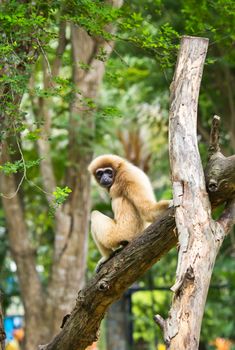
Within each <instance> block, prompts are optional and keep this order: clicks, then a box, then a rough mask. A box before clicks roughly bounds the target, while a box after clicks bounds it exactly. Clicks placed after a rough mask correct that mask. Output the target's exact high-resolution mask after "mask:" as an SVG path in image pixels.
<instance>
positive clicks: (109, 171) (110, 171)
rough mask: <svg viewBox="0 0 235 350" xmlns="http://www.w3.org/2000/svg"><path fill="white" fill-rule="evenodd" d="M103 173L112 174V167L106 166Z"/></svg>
mask: <svg viewBox="0 0 235 350" xmlns="http://www.w3.org/2000/svg"><path fill="white" fill-rule="evenodd" d="M105 173H106V174H108V175H111V176H112V175H113V169H112V168H106V169H105Z"/></svg>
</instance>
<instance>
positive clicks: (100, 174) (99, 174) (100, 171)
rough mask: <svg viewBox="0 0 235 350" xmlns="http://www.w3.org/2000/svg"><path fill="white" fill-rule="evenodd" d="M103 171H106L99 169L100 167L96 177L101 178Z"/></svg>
mask: <svg viewBox="0 0 235 350" xmlns="http://www.w3.org/2000/svg"><path fill="white" fill-rule="evenodd" d="M103 173H104V171H103V170H99V169H98V170H97V171H96V173H95V175H96V177H98V178H101V176H102V175H103Z"/></svg>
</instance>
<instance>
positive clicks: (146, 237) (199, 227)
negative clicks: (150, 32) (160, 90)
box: [40, 38, 235, 350]
mask: <svg viewBox="0 0 235 350" xmlns="http://www.w3.org/2000/svg"><path fill="white" fill-rule="evenodd" d="M194 40H195V41H196V42H197V44H196V45H195V44H194V43H195V41H194ZM191 41H193V44H192V45H193V48H194V49H193V50H192V51H191V50H190V44H191ZM182 45H183V46H182V48H181V53H184V45H186V47H187V50H188V51H187V55H186V57H187V59H185V62H184V65H182V61H180V60H181V57H179V62H178V67H180V68H181V70H182V71H181V74H179V70H178V71H177V72H176V75H175V81H174V85H173V89H174V90H173V91H174V96H172V97H173V98H172V102H173V105H172V110H171V113H172V114H171V115H172V118H176V115H178V113H177V112H178V109H177V106H179V107H181V108H183V110H184V111H185V113H183V117H184V118H185V117H186V116H187V115H188V117H190V118H192V119H190V118H188V119H187V122H188V123H187V125H185V124H184V125H181V123H182V121H184V118H183V117H182V115H181V114H179V115H181V118H180V120H177V122H176V123H175V129H176V130H177V131H178V130H180V131H181V132H183V140H184V141H183V140H182V138H180V140H181V142H180V145H181V147H179V145H178V143H177V142H178V141H177V140H175V143H174V145H175V146H176V149H175V150H173V151H172V152H174V153H173V154H174V155H175V157H177V159H176V158H175V157H174V162H177V164H176V165H177V166H176V170H175V172H176V171H178V173H177V174H176V173H175V172H174V173H173V179H174V180H175V179H176V180H177V181H176V183H175V182H174V189H175V192H176V194H177V195H180V196H176V197H175V205H176V210H179V209H180V208H181V207H182V209H181V212H180V213H179V214H181V216H180V215H179V217H177V223H178V225H179V230H181V228H182V221H181V220H183V219H184V224H185V225H186V226H185V227H186V229H185V230H183V233H182V232H181V231H180V237H179V243H180V256H179V261H180V262H181V261H183V262H184V261H186V265H183V268H182V267H181V265H179V268H178V274H177V276H178V280H177V283H176V284H175V286H174V289H175V291H176V293H175V297H174V303H173V307H172V311H171V315H170V317H169V319H168V320H167V321H164V320H163V319H162V318H161V317H160V316H157V321H158V323H159V324H160V325H161V326H162V328H163V329H164V335H165V339H166V342H167V344H168V345H169V346H171V349H174V350H181V349H190V350H193V349H196V348H197V346H198V335H199V332H200V321H201V318H202V315H203V308H204V303H205V299H206V294H207V290H208V286H209V281H210V273H211V271H212V267H213V263H214V260H215V257H216V253H217V251H218V249H219V247H220V245H221V243H222V240H223V238H224V236H225V234H226V232H228V230H229V228H230V227H231V225H232V224H233V223H234V219H235V205H234V197H233V199H231V196H230V197H229V199H230V200H231V202H230V204H229V205H228V206H227V209H226V210H225V212H224V214H223V215H222V216H221V218H220V220H219V223H216V222H213V220H212V219H211V216H210V204H209V200H208V197H207V193H206V186H205V183H204V177H203V171H202V167H201V163H200V157H199V154H198V150H197V142H196V120H195V118H196V110H197V97H198V92H199V85H200V79H199V77H200V75H201V72H202V67H203V59H204V58H205V51H206V47H207V41H206V40H205V39H198V38H195V39H193V38H184V39H183V44H182ZM184 57H185V56H184ZM195 58H197V59H196V60H195ZM190 65H191V66H190ZM184 68H187V74H188V75H185V74H186V73H185V72H184ZM191 68H192V69H191ZM191 74H193V76H191ZM182 77H184V80H182V79H181V78H182ZM176 78H177V79H176ZM194 83H195V84H196V85H195V86H194V88H193V87H192V86H191V85H190V84H194ZM185 84H186V85H185ZM191 89H192V90H191ZM189 92H193V93H194V94H193V103H192V105H191V95H190V93H189ZM181 93H182V95H181ZM187 94H189V95H187ZM183 96H184V98H183V99H182V97H183ZM177 101H179V103H178V104H177ZM173 112H174V113H173ZM187 112H189V114H187ZM174 120H175V119H174ZM179 126H180V127H179ZM184 142H188V143H187V146H188V147H189V149H188V150H189V153H188V154H186V155H184V157H181V153H180V154H179V153H178V152H177V151H178V150H179V149H180V152H184V151H185V150H187V147H185V144H184ZM195 152H196V153H195ZM178 157H179V159H178ZM191 157H192V158H193V159H192V160H191ZM186 160H187V162H188V163H187V166H188V168H189V169H181V168H180V165H181V166H183V165H184V163H185V161H186ZM179 163H180V165H179ZM189 164H190V166H189ZM213 166H215V164H213ZM230 169H231V174H229V178H231V182H230V183H229V186H230V187H232V188H233V189H234V186H235V181H234V177H233V168H231V167H230ZM187 170H190V171H191V173H190V178H188V174H187ZM210 170H211V166H210V165H209V166H208V169H207V172H208V173H210ZM198 173H199V174H200V176H199V177H198V176H197V174H198ZM181 174H182V175H183V176H184V178H183V179H182V178H181ZM226 174H227V170H226V169H225V173H224V169H223V168H222V167H219V168H218V169H217V173H216V175H217V176H218V178H223V176H225V175H226ZM176 176H178V177H176ZM227 177H228V175H227ZM207 179H208V183H207V187H208V189H209V182H210V179H211V176H210V175H209V176H208V178H207ZM182 184H184V187H183V188H182ZM220 185H221V182H220V183H219V186H218V189H219V188H220ZM179 190H180V191H179ZM194 191H195V192H194ZM181 195H182V198H183V200H181V198H180V197H181ZM185 196H186V197H185ZM210 197H211V201H212V206H213V207H214V206H216V205H218V203H222V202H225V201H226V200H227V197H226V195H224V193H222V192H221V191H219V190H218V191H214V192H213V195H211V196H210ZM186 205H187V206H189V205H190V206H192V208H191V207H190V210H192V212H191V213H188V212H187V215H186V217H185V216H184V213H185V212H184V208H185V206H186ZM188 218H190V222H189V219H188ZM191 225H192V226H191ZM183 228H184V227H183ZM184 234H186V237H184ZM190 234H191V235H190ZM194 240H195V242H194ZM176 242H177V238H176V226H175V218H174V208H171V209H169V210H168V211H166V213H165V214H164V215H163V216H162V217H161V218H160V219H159V220H158V221H157V222H155V223H154V224H152V225H151V226H149V227H148V228H147V229H146V230H145V231H144V232H143V234H142V235H140V236H139V238H137V239H136V240H135V241H133V242H131V243H130V244H129V245H128V246H127V247H126V248H125V249H123V251H122V252H121V253H119V254H118V255H117V256H116V257H114V258H113V259H111V260H110V261H109V262H107V263H106V264H105V266H104V267H103V269H102V270H101V271H100V272H99V274H98V275H96V276H95V277H94V278H93V279H92V280H91V281H90V282H89V283H88V285H87V287H86V288H84V289H83V290H81V291H80V292H79V293H78V297H77V301H76V306H75V308H74V309H73V311H72V314H71V316H70V318H69V319H68V321H67V322H66V323H65V326H64V328H63V330H62V331H61V332H60V333H59V334H58V335H57V336H56V337H55V338H54V339H53V340H52V341H51V343H49V344H48V345H45V346H41V347H40V348H41V349H44V350H62V349H63V350H68V349H69V350H84V349H85V348H86V347H87V346H88V345H89V344H91V343H92V342H93V341H94V340H95V339H96V337H97V332H98V329H99V325H100V322H101V320H102V318H103V317H104V313H105V312H106V310H107V308H108V306H109V305H110V304H111V303H112V302H114V301H115V300H117V299H118V298H120V296H121V295H122V293H123V292H124V290H125V289H127V288H128V287H129V286H130V285H131V284H132V283H133V282H134V281H135V280H136V279H137V278H139V277H140V276H141V275H142V274H143V273H144V272H145V271H146V270H147V269H149V268H150V267H151V266H152V265H153V264H154V263H155V262H156V261H157V260H159V259H160V258H161V256H162V255H164V254H165V253H166V252H167V251H169V250H170V249H171V248H172V247H173V246H174V245H175V244H176ZM182 248H183V250H182ZM189 248H190V249H189ZM187 253H189V256H188V259H186V257H185V256H186V254H187ZM192 258H193V261H192V260H191V259H192ZM202 258H203V259H202ZM204 263H205V265H206V268H205V267H204ZM198 269H200V271H199V270H198ZM208 271H209V272H208ZM195 282H197V284H196V287H195ZM192 291H193V292H194V293H193V294H191V292H192ZM196 302H197V303H198V304H196ZM191 303H192V304H191ZM197 306H199V308H198V309H196V310H195V312H196V318H193V319H191V318H189V315H191V312H192V310H191V308H192V307H195V308H196V307H197ZM181 308H182V313H179V314H178V313H177V310H178V311H179V310H180V311H181ZM180 311H179V312H180ZM198 322H199V326H198V325H197V323H198ZM183 326H185V328H184V327H183ZM183 328H184V329H185V333H184V331H183ZM191 334H193V337H191ZM173 341H174V346H173V345H172V344H173Z"/></svg>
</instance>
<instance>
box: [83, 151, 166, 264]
mask: <svg viewBox="0 0 235 350" xmlns="http://www.w3.org/2000/svg"><path fill="white" fill-rule="evenodd" d="M88 170H89V172H90V173H91V174H92V175H93V176H94V177H95V179H96V181H97V182H98V184H99V185H100V186H102V187H104V188H105V189H107V190H108V192H109V195H110V197H111V200H112V210H113V213H114V219H111V218H110V217H108V216H106V215H104V214H102V213H101V212H99V211H97V210H95V211H93V212H92V213H91V232H92V236H93V239H94V241H95V243H96V245H97V247H98V249H99V251H100V253H101V255H102V256H103V257H102V259H101V260H100V261H99V263H98V265H97V268H96V270H99V269H100V267H101V266H102V265H103V264H104V263H105V262H106V261H107V260H109V258H110V257H111V256H112V255H113V251H115V250H116V249H117V248H120V246H124V245H125V244H127V243H128V242H130V241H132V240H133V239H134V238H135V237H136V236H137V235H138V234H140V233H141V232H142V231H143V230H144V229H145V228H146V227H147V226H148V225H149V224H150V223H152V222H153V221H154V220H156V218H157V217H158V216H159V215H161V214H162V213H163V212H164V211H165V210H166V209H167V208H168V207H169V205H170V203H171V201H169V200H161V201H159V202H156V199H155V196H154V192H153V188H152V185H151V183H150V180H149V178H148V176H147V175H146V174H145V173H144V172H143V171H142V170H141V169H140V168H138V167H136V166H135V165H133V164H131V163H130V162H128V161H127V160H125V159H123V158H121V157H119V156H116V155H112V154H107V155H102V156H99V157H97V158H95V159H94V160H93V161H92V162H91V163H90V165H89V167H88Z"/></svg>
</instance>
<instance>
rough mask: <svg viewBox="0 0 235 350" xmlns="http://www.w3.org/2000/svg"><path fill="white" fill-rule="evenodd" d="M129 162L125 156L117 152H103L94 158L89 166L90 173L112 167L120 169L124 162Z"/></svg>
mask: <svg viewBox="0 0 235 350" xmlns="http://www.w3.org/2000/svg"><path fill="white" fill-rule="evenodd" d="M125 162H127V161H126V160H125V159H124V158H121V157H119V156H117V155H115V154H103V155H101V156H98V157H96V158H95V159H93V160H92V161H91V163H90V165H89V166H88V170H89V172H90V173H94V171H95V170H96V169H99V168H106V167H111V168H113V169H115V170H118V169H119V168H120V167H121V165H122V164H124V163H125Z"/></svg>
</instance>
